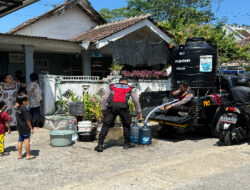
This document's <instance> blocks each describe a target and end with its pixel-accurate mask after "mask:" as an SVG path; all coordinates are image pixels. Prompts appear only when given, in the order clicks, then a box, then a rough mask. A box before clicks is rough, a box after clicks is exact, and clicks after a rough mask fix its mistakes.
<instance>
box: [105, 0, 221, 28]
mask: <svg viewBox="0 0 250 190" xmlns="http://www.w3.org/2000/svg"><path fill="white" fill-rule="evenodd" d="M214 1H216V2H217V1H218V2H220V1H221V0H127V3H128V6H127V7H123V8H121V9H113V10H110V9H106V8H105V9H101V11H100V13H101V15H102V16H103V17H104V18H106V19H107V20H109V21H113V20H116V19H121V18H126V17H130V16H135V15H140V14H146V13H150V14H151V17H152V18H153V19H154V20H155V21H156V22H158V21H164V20H172V19H173V18H175V16H176V15H180V14H181V13H182V16H183V17H186V18H187V17H188V18H195V19H197V21H198V22H200V23H202V22H209V21H211V20H213V19H214V15H213V13H212V10H211V9H212V6H213V3H214ZM200 16H202V18H204V20H201V19H200Z"/></svg>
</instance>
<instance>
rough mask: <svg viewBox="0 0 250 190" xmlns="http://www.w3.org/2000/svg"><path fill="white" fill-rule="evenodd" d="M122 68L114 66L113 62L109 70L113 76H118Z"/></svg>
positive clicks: (114, 62) (117, 65)
mask: <svg viewBox="0 0 250 190" xmlns="http://www.w3.org/2000/svg"><path fill="white" fill-rule="evenodd" d="M122 68H123V66H122V65H119V64H116V61H115V60H113V63H112V65H111V67H110V68H109V69H110V71H111V72H112V75H113V76H119V75H120V72H121V70H122Z"/></svg>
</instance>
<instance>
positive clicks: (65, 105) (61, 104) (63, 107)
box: [55, 100, 69, 112]
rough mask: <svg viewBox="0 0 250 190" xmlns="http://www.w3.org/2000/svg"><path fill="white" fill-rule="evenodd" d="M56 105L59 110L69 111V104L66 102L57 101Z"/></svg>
mask: <svg viewBox="0 0 250 190" xmlns="http://www.w3.org/2000/svg"><path fill="white" fill-rule="evenodd" d="M55 105H56V108H57V109H58V110H59V109H60V110H62V111H65V112H68V111H69V103H68V101H66V100H57V101H56V102H55Z"/></svg>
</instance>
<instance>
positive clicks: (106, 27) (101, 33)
mask: <svg viewBox="0 0 250 190" xmlns="http://www.w3.org/2000/svg"><path fill="white" fill-rule="evenodd" d="M149 17H150V14H146V15H139V16H135V17H131V18H128V19H124V20H119V21H115V22H111V23H107V24H103V25H99V26H96V27H95V28H93V29H92V30H89V31H87V32H84V33H83V34H81V35H79V36H77V37H75V38H73V39H72V40H73V41H76V42H82V41H90V42H96V41H99V40H101V39H104V38H106V37H108V36H111V35H112V34H115V33H117V32H119V31H121V30H124V29H126V28H128V27H130V26H132V25H134V24H136V23H138V22H140V21H142V20H145V19H148V18H149Z"/></svg>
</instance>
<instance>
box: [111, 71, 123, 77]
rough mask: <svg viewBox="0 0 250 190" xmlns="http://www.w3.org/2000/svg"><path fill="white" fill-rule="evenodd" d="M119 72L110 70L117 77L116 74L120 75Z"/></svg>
mask: <svg viewBox="0 0 250 190" xmlns="http://www.w3.org/2000/svg"><path fill="white" fill-rule="evenodd" d="M120 72H121V71H112V75H113V76H115V77H117V76H119V75H120Z"/></svg>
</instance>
